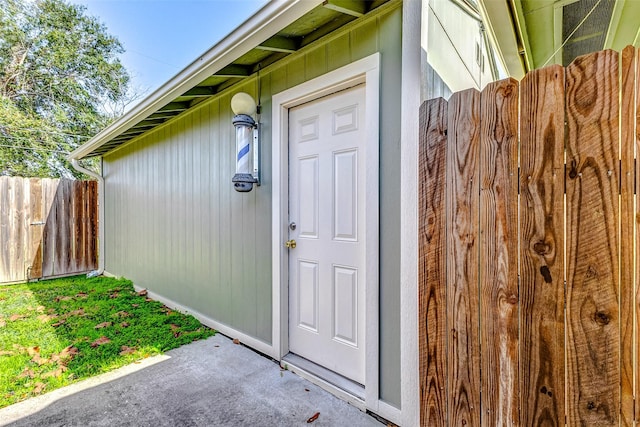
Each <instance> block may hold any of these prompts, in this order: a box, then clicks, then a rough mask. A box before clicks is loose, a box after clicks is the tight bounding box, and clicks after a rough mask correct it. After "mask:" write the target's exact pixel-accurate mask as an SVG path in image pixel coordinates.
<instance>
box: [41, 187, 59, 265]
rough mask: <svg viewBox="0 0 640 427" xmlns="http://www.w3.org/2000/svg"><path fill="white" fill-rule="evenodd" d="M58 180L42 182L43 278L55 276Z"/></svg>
mask: <svg viewBox="0 0 640 427" xmlns="http://www.w3.org/2000/svg"><path fill="white" fill-rule="evenodd" d="M59 182H60V180H58V179H43V180H42V196H43V200H44V205H45V212H46V215H45V220H44V221H45V224H44V226H43V230H42V277H51V276H53V270H54V260H55V249H56V219H55V218H56V215H57V211H58V205H57V203H56V195H57V192H58V184H59Z"/></svg>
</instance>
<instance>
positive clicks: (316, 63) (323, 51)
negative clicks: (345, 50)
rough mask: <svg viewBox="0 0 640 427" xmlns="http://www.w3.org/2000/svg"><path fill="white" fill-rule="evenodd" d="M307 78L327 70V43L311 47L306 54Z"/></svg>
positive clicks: (314, 76)
mask: <svg viewBox="0 0 640 427" xmlns="http://www.w3.org/2000/svg"><path fill="white" fill-rule="evenodd" d="M304 61H305V78H306V80H311V79H313V78H316V77H318V76H321V75H323V74H326V72H327V45H326V44H323V45H320V46H318V47H316V48H314V49H311V50H310V51H308V52H307V53H306V54H305V55H304Z"/></svg>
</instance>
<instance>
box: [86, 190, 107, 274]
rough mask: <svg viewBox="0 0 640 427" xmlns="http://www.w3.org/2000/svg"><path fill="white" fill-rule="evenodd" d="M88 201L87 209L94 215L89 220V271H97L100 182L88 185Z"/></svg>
mask: <svg viewBox="0 0 640 427" xmlns="http://www.w3.org/2000/svg"><path fill="white" fill-rule="evenodd" d="M88 184H89V185H88V187H89V188H88V200H87V209H88V210H89V211H90V212H92V213H93V214H92V215H90V216H88V218H87V243H86V244H87V259H88V262H87V269H88V270H95V269H97V268H98V256H104V254H98V182H97V181H90V182H89V183H88Z"/></svg>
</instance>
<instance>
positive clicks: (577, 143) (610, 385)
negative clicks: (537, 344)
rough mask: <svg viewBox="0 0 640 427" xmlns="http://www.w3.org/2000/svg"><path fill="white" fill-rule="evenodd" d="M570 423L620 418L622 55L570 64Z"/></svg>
mask: <svg viewBox="0 0 640 427" xmlns="http://www.w3.org/2000/svg"><path fill="white" fill-rule="evenodd" d="M566 87H567V89H566V111H567V117H566V119H567V130H568V135H567V155H566V157H567V166H566V169H567V176H566V191H567V256H568V258H567V312H566V318H567V386H568V387H569V389H568V391H567V405H568V407H567V423H568V424H569V425H612V424H617V423H618V418H619V401H620V386H619V378H620V372H619V368H620V357H619V353H620V347H619V343H620V337H619V319H618V314H619V312H618V260H619V257H618V255H619V253H618V252H619V251H618V220H619V215H618V191H619V190H618V189H619V184H618V183H619V177H618V173H619V171H618V166H619V164H618V159H619V147H618V117H619V116H618V96H619V92H618V90H619V85H618V54H617V53H616V52H613V51H603V52H597V53H594V54H590V55H586V56H582V57H579V58H577V59H576V60H575V61H574V62H573V63H571V64H570V65H569V66H568V67H567V70H566Z"/></svg>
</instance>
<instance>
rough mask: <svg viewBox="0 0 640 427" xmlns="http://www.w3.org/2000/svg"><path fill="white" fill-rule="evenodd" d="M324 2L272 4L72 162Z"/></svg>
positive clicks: (84, 147) (87, 145) (275, 0)
mask: <svg viewBox="0 0 640 427" xmlns="http://www.w3.org/2000/svg"><path fill="white" fill-rule="evenodd" d="M322 2H323V1H322V0H272V1H270V2H269V3H267V4H266V5H265V6H264V7H263V8H262V9H260V10H259V11H258V12H256V13H255V14H254V15H253V16H251V17H250V18H249V19H247V20H246V21H245V22H244V23H243V24H241V25H240V26H239V27H237V28H236V29H235V30H234V31H233V32H231V33H230V34H229V35H228V36H226V37H225V38H223V39H222V40H221V41H220V42H218V43H217V44H216V45H214V46H213V47H212V48H211V49H209V50H208V51H207V52H205V53H204V54H203V55H201V56H200V57H199V58H198V59H196V60H195V61H193V62H192V63H191V64H189V65H188V66H187V67H186V68H184V69H183V70H182V71H180V72H179V73H178V74H176V75H175V76H173V77H172V78H171V79H170V80H169V81H168V82H167V83H165V84H163V85H162V86H160V87H159V88H158V89H156V90H155V91H154V92H152V93H151V94H150V95H149V96H147V97H146V98H145V99H144V100H143V101H141V102H140V103H139V104H138V105H136V106H135V107H133V108H132V109H131V110H129V111H128V112H127V113H126V114H125V115H124V116H122V117H120V118H119V119H117V120H116V121H114V122H113V123H111V124H110V125H109V126H107V127H106V128H105V129H104V130H102V131H101V132H100V133H98V134H97V135H96V136H94V137H93V138H91V139H90V140H89V141H87V142H86V143H85V144H83V145H82V146H80V147H78V148H77V149H76V150H74V151H73V152H72V153H71V154H69V157H68V158H69V159H81V158H83V157H85V156H87V155H88V154H89V153H91V152H92V151H93V150H95V149H97V148H99V147H100V146H102V145H103V144H105V143H107V142H108V141H110V140H112V139H113V138H115V137H117V136H118V135H120V134H122V133H124V132H125V131H127V130H128V129H130V128H132V127H133V126H135V125H136V124H137V123H139V122H140V121H142V120H144V119H145V118H147V117H148V116H149V115H151V114H153V113H155V112H156V111H158V110H159V109H160V108H162V107H163V106H165V105H166V104H167V103H169V102H171V101H173V100H174V99H176V98H177V97H178V96H180V95H182V94H183V93H185V92H186V91H187V90H189V89H191V88H193V87H194V86H196V85H198V84H199V83H200V82H202V81H203V80H205V79H206V78H208V77H210V76H211V75H213V74H214V73H216V72H217V71H219V70H221V69H222V68H223V67H225V66H227V65H229V64H231V63H232V62H233V61H234V60H236V59H238V58H239V57H240V56H242V55H244V54H245V53H247V52H248V51H250V50H251V49H253V48H255V47H256V46H258V45H259V44H260V43H262V42H263V41H264V40H266V39H268V38H269V37H271V36H273V35H274V34H276V33H277V32H278V31H280V30H281V29H282V28H284V27H286V26H287V25H289V24H290V23H292V22H294V21H295V20H297V19H298V18H300V17H302V16H303V15H305V14H306V13H307V12H309V11H310V10H312V9H313V8H315V7H316V6H318V5H320V4H322Z"/></svg>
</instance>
